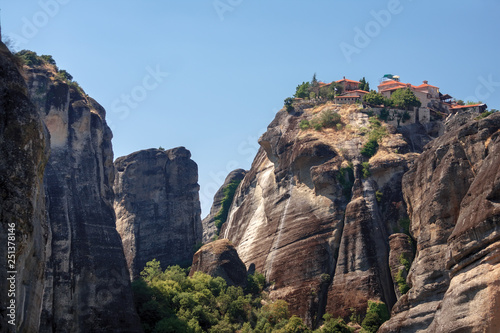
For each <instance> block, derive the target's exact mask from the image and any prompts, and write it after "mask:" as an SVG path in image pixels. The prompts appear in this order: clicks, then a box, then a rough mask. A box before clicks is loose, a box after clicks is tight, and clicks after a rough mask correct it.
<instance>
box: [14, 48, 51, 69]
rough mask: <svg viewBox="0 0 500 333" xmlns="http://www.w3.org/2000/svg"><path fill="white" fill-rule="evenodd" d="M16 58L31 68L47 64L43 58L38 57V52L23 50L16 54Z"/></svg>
mask: <svg viewBox="0 0 500 333" xmlns="http://www.w3.org/2000/svg"><path fill="white" fill-rule="evenodd" d="M16 56H18V57H19V58H20V59H21V60H22V61H23V62H24V64H25V65H27V66H30V67H33V66H40V65H43V64H44V63H45V60H44V58H43V56H41V57H40V56H38V54H36V52H33V51H29V50H21V51H19V52H17V53H16ZM51 58H52V57H51Z"/></svg>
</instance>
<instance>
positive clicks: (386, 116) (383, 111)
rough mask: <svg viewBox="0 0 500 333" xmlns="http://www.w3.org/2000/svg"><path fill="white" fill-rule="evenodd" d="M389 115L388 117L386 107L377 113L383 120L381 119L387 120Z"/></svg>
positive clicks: (388, 113)
mask: <svg viewBox="0 0 500 333" xmlns="http://www.w3.org/2000/svg"><path fill="white" fill-rule="evenodd" d="M389 117H390V112H389V110H387V109H386V108H383V109H382V110H380V114H379V115H378V119H380V120H383V121H387V120H389V119H390V118H389Z"/></svg>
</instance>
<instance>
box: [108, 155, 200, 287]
mask: <svg viewBox="0 0 500 333" xmlns="http://www.w3.org/2000/svg"><path fill="white" fill-rule="evenodd" d="M115 168H116V178H115V185H114V189H115V192H116V198H115V204H114V207H115V211H116V217H117V222H116V227H117V229H118V232H119V233H120V235H121V238H122V241H123V247H124V250H125V257H126V258H127V263H128V267H129V270H130V274H131V275H132V277H134V278H135V277H138V276H139V274H140V272H141V271H142V270H143V269H144V267H145V266H146V263H147V262H148V261H150V260H152V259H157V260H159V261H160V263H161V265H162V267H163V268H166V267H167V266H169V265H176V264H181V265H186V266H187V265H189V264H190V263H191V261H192V258H193V253H194V251H195V247H196V245H197V244H199V243H200V242H201V237H202V226H201V219H200V213H201V208H200V202H199V194H198V192H199V188H200V186H199V185H198V166H197V165H196V163H195V162H194V161H193V160H191V153H190V152H189V151H188V150H187V149H186V148H184V147H179V148H174V149H171V150H166V151H163V150H159V149H147V150H141V151H138V152H135V153H133V154H130V155H128V156H123V157H119V158H117V159H116V161H115Z"/></svg>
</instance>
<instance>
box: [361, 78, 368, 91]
mask: <svg viewBox="0 0 500 333" xmlns="http://www.w3.org/2000/svg"><path fill="white" fill-rule="evenodd" d="M358 89H359V90H364V91H370V84H369V83H368V81H366V79H365V77H364V76H363V78H362V79H361V80H359V84H358Z"/></svg>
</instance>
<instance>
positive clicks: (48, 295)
mask: <svg viewBox="0 0 500 333" xmlns="http://www.w3.org/2000/svg"><path fill="white" fill-rule="evenodd" d="M25 70H26V76H27V79H28V87H29V92H30V96H31V99H32V100H33V101H34V103H35V104H36V106H37V108H38V110H39V112H40V116H41V118H42V119H43V121H44V123H45V125H46V126H47V128H48V130H49V132H50V147H51V154H50V158H49V160H48V163H47V167H46V169H45V174H44V183H45V188H46V198H47V199H46V201H47V213H48V222H49V230H48V246H47V249H46V255H47V257H48V262H47V269H46V276H45V292H44V298H43V308H42V311H41V321H40V329H39V330H38V331H40V332H96V331H99V332H104V331H105V332H139V331H141V327H140V323H139V319H138V316H137V314H136V312H135V309H134V304H133V300H132V291H131V287H130V278H129V274H128V271H127V266H126V262H125V256H124V254H123V248H122V244H121V241H120V237H119V235H118V232H117V231H116V228H115V214H114V210H113V197H114V195H113V189H112V183H113V178H114V169H113V152H112V147H111V138H112V134H111V131H110V129H109V127H108V126H107V124H106V120H105V111H104V109H103V108H102V107H101V106H100V105H99V104H98V103H97V102H96V101H94V100H93V99H92V98H90V97H88V96H87V95H86V94H85V93H84V92H83V91H82V90H81V88H79V87H77V86H76V85H75V84H71V83H68V82H64V81H61V78H58V77H57V72H56V69H55V67H54V66H52V65H48V64H44V65H41V66H35V67H31V68H28V67H25ZM38 314H40V311H38Z"/></svg>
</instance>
